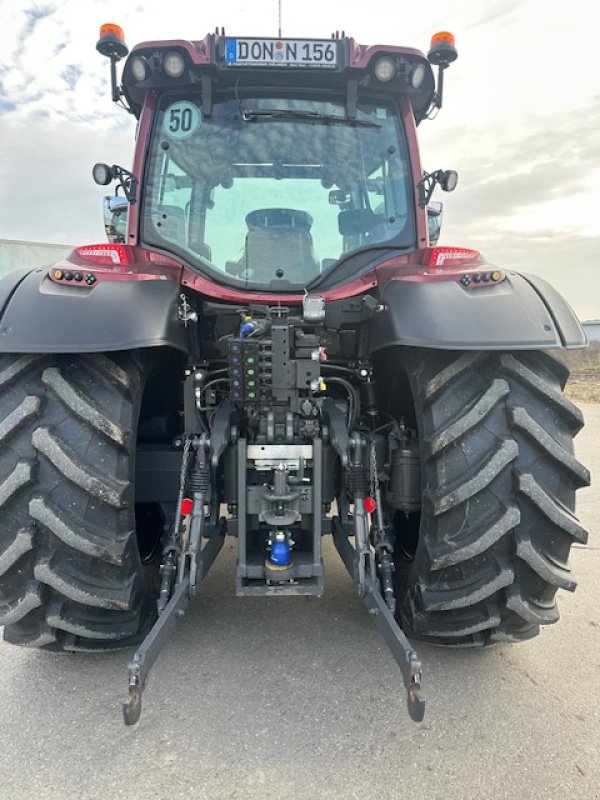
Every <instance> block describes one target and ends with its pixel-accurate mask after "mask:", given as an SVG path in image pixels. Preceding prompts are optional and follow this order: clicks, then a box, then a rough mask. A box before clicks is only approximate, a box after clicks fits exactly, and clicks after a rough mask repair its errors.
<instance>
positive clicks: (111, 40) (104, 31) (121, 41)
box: [96, 22, 129, 61]
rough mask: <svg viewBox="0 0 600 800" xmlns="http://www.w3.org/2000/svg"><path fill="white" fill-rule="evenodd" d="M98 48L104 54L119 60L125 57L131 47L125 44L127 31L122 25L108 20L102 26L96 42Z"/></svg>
mask: <svg viewBox="0 0 600 800" xmlns="http://www.w3.org/2000/svg"><path fill="white" fill-rule="evenodd" d="M96 50H97V51H98V52H99V53H101V54H102V55H103V56H108V57H109V58H114V59H116V60H117V61H118V60H120V59H121V58H125V56H126V55H127V53H128V52H129V48H128V47H127V45H126V44H125V33H124V32H123V28H122V27H121V26H120V25H115V24H114V23H113V22H106V23H105V24H104V25H101V26H100V38H99V39H98V42H97V44H96Z"/></svg>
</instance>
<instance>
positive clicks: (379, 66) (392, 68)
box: [375, 56, 396, 81]
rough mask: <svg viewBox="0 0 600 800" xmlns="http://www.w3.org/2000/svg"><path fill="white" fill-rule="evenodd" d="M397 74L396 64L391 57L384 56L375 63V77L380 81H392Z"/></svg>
mask: <svg viewBox="0 0 600 800" xmlns="http://www.w3.org/2000/svg"><path fill="white" fill-rule="evenodd" d="M395 74H396V62H395V61H394V60H393V59H391V58H389V56H383V58H380V59H379V60H378V61H376V62H375V77H376V78H377V80H378V81H391V80H392V78H393V77H394V75H395Z"/></svg>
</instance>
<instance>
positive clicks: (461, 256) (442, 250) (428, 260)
mask: <svg viewBox="0 0 600 800" xmlns="http://www.w3.org/2000/svg"><path fill="white" fill-rule="evenodd" d="M481 261H483V259H482V258H481V253H480V252H479V250H470V249H469V248H468V247H434V248H433V249H432V250H430V251H429V252H428V253H426V254H425V257H424V259H423V265H424V266H425V267H456V266H460V265H462V264H476V263H480V262H481Z"/></svg>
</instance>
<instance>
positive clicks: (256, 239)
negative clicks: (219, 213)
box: [227, 208, 320, 283]
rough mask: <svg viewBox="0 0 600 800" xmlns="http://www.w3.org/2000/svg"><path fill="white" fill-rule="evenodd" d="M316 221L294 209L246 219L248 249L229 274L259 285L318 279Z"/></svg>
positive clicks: (264, 212)
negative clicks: (312, 234)
mask: <svg viewBox="0 0 600 800" xmlns="http://www.w3.org/2000/svg"><path fill="white" fill-rule="evenodd" d="M312 224H313V219H312V217H311V216H310V214H307V213H306V212H305V211H298V210H296V209H292V208H261V209H257V210H256V211H251V212H250V213H249V214H247V215H246V225H247V226H248V233H247V234H246V248H245V254H244V256H243V257H242V259H241V260H240V261H239V262H237V263H236V264H231V263H230V264H228V265H227V271H228V272H230V273H231V274H233V275H237V276H239V277H247V278H252V279H253V280H254V281H255V282H257V283H269V282H270V281H272V280H276V279H281V280H288V281H290V282H292V283H298V282H305V281H306V280H309V279H310V278H312V277H314V276H315V275H318V273H319V271H320V267H319V262H318V261H317V259H316V258H315V254H314V251H313V240H312V236H311V234H310V228H311V226H312Z"/></svg>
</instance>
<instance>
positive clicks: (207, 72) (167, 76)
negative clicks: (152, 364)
mask: <svg viewBox="0 0 600 800" xmlns="http://www.w3.org/2000/svg"><path fill="white" fill-rule="evenodd" d="M106 28H107V30H104V29H103V30H104V32H103V33H102V34H101V38H100V41H99V42H98V49H99V50H100V51H101V52H103V53H104V54H105V55H108V56H109V57H110V58H111V64H112V67H113V98H114V99H115V100H117V101H118V102H120V103H124V104H125V105H126V107H127V109H128V110H129V111H130V112H131V113H133V114H134V115H135V116H136V117H137V118H139V120H140V128H139V136H138V144H137V158H136V166H135V167H134V172H135V173H136V175H135V180H136V181H139V183H140V191H139V193H138V198H137V206H136V208H135V213H132V214H131V215H130V219H129V226H128V237H127V243H129V244H139V245H141V246H143V247H145V248H148V249H150V250H155V251H158V252H162V253H164V254H166V255H170V256H171V257H174V258H176V259H177V260H178V261H181V262H183V263H184V264H186V266H188V267H189V268H190V269H192V270H194V271H195V272H197V273H200V274H201V275H203V276H204V277H206V278H208V279H209V280H211V281H213V282H215V283H219V284H230V285H231V286H233V287H237V288H240V289H244V288H251V289H262V290H267V291H272V292H278V291H295V290H296V291H297V290H300V289H303V288H304V287H306V286H307V285H308V286H310V285H313V284H315V285H316V284H319V285H323V284H326V283H327V281H328V280H330V276H331V280H336V279H337V278H338V273H337V267H338V266H339V265H340V264H341V263H342V262H343V263H345V264H347V265H348V268H347V269H344V270H343V273H344V277H345V279H347V278H348V276H349V274H352V273H354V272H359V271H360V270H361V269H364V268H365V267H366V266H368V265H369V264H371V263H372V262H373V260H374V259H376V258H377V257H378V256H383V257H385V256H386V254H389V252H390V251H400V252H403V251H414V250H416V249H417V248H418V247H419V245H420V246H423V242H424V241H426V236H427V233H428V219H427V216H428V214H427V210H426V208H425V206H424V205H420V204H419V203H418V202H417V198H418V196H420V195H419V194H418V192H417V184H418V182H419V180H420V179H421V169H420V165H419V161H418V155H417V152H418V151H417V146H416V135H415V123H416V124H418V123H419V122H420V121H421V120H422V119H423V118H424V117H425V116H427V114H428V113H430V111H431V110H432V109H435V108H436V107H439V105H441V93H440V91H439V90H440V88H441V85H440V84H439V85H438V90H437V91H436V87H435V80H434V76H433V71H432V67H431V63H430V62H432V63H437V64H438V65H439V69H440V75H441V74H442V71H443V69H445V67H446V66H447V65H448V64H449V63H450V62H451V61H452V60H453V59H454V57H455V55H456V51H455V50H454V47H453V42H452V40H451V37H450V34H443V35H440V36H441V37H442V38H441V39H439V40H434V42H433V44H432V50H431V51H430V54H429V60H427V58H425V57H424V55H423V54H421V53H419V52H418V51H416V50H412V49H408V48H400V47H382V46H374V47H370V48H366V47H363V46H361V45H358V44H357V43H356V42H355V41H354V40H353V39H351V38H348V37H345V36H343V35H342V36H340V35H339V34H336V35H334V36H333V37H332V38H331V39H329V40H314V39H312V40H296V39H294V40H285V39H277V40H275V39H248V38H234V37H228V36H225V35H224V32H223V31H221V32H220V33H219V32H217V33H216V34H213V35H211V36H208V37H206V38H205V39H204V40H202V41H199V42H186V41H169V42H163V43H161V42H146V43H143V44H140V45H138V46H137V47H135V48H134V50H133V51H132V53H131V54H130V55H129V57H128V58H127V60H126V62H125V65H124V68H123V75H122V85H120V86H119V85H117V83H116V79H115V78H114V75H115V69H114V66H115V63H116V61H118V60H119V59H120V58H121V57H123V56H124V55H125V54H126V52H127V49H126V47H125V45H124V42H123V37H122V32H120V29H118V28H117V27H116V26H106ZM444 37H446V38H444ZM436 42H437V43H436ZM440 48H441V49H440ZM440 52H442V55H443V58H441V57H440ZM440 58H441V60H440ZM421 194H422V192H421ZM429 217H430V223H429V229H431V214H430V215H429ZM107 230H108V226H107Z"/></svg>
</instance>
